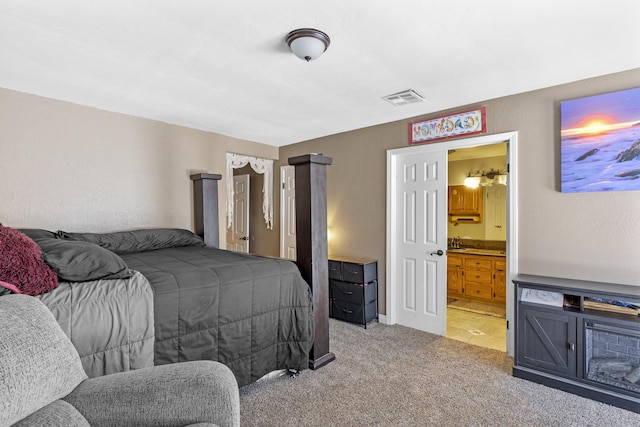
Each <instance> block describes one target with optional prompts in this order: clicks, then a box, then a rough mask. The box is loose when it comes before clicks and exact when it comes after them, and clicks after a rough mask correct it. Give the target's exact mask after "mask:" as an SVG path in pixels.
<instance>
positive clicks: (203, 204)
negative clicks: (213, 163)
mask: <svg viewBox="0 0 640 427" xmlns="http://www.w3.org/2000/svg"><path fill="white" fill-rule="evenodd" d="M220 179H222V175H218V174H213V173H198V174H194V175H191V180H192V181H193V211H194V212H193V215H194V222H195V230H194V231H195V233H196V234H197V235H198V236H200V237H202V238H203V239H204V243H205V244H206V245H207V246H212V247H214V248H217V247H219V246H220V223H219V222H218V181H219V180H220Z"/></svg>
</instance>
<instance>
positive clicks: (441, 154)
mask: <svg viewBox="0 0 640 427" xmlns="http://www.w3.org/2000/svg"><path fill="white" fill-rule="evenodd" d="M395 176H396V181H395V186H396V188H395V191H394V194H395V196H394V198H395V201H394V203H395V206H396V213H397V216H396V218H395V222H394V229H395V235H396V239H397V240H396V242H397V245H396V251H397V253H396V256H395V260H396V269H395V277H393V278H392V280H395V284H396V293H397V294H396V308H397V310H396V315H397V322H398V323H399V324H401V325H405V326H409V327H412V328H415V329H420V330H423V331H426V332H430V333H433V334H437V335H445V334H446V330H447V327H446V325H447V320H446V313H447V295H446V290H447V285H446V280H447V256H446V251H447V227H446V221H447V151H445V150H442V151H437V152H432V153H423V154H418V155H416V154H407V155H400V156H397V157H396V161H395Z"/></svg>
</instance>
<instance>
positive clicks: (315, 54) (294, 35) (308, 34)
mask: <svg viewBox="0 0 640 427" xmlns="http://www.w3.org/2000/svg"><path fill="white" fill-rule="evenodd" d="M286 41H287V45H289V49H291V52H293V54H294V55H295V56H297V57H298V58H300V59H304V60H305V61H307V62H309V61H313V60H314V59H318V58H320V55H322V54H323V53H324V51H325V50H327V49H328V48H329V44H330V43H331V39H329V36H328V35H326V34H325V33H323V32H322V31H320V30H314V29H313V28H299V29H297V30H293V31H291V32H290V33H289V34H287V38H286Z"/></svg>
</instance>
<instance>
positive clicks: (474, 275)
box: [464, 269, 493, 285]
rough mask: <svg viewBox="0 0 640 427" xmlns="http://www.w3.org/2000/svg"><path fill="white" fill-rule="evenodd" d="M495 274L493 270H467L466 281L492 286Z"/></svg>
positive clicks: (465, 272) (465, 273)
mask: <svg viewBox="0 0 640 427" xmlns="http://www.w3.org/2000/svg"><path fill="white" fill-rule="evenodd" d="M492 278H493V273H492V272H491V270H474V269H466V270H465V271H464V280H465V283H466V282H473V283H483V284H487V285H491V283H492Z"/></svg>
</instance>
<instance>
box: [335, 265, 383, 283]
mask: <svg viewBox="0 0 640 427" xmlns="http://www.w3.org/2000/svg"><path fill="white" fill-rule="evenodd" d="M377 278H378V268H377V265H376V263H369V264H354V263H351V262H343V263H342V280H344V281H345V282H353V283H369V282H370V281H372V280H376V279H377Z"/></svg>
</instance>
